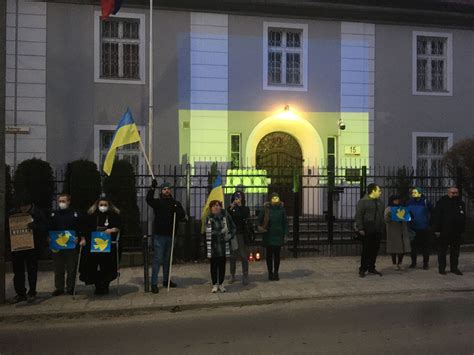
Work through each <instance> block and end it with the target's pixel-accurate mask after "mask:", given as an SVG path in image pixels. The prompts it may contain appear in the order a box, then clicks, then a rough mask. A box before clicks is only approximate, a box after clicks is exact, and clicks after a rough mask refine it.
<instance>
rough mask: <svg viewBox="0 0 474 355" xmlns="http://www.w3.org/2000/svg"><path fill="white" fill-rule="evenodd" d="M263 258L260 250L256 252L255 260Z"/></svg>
mask: <svg viewBox="0 0 474 355" xmlns="http://www.w3.org/2000/svg"><path fill="white" fill-rule="evenodd" d="M261 258H262V256H261V255H260V252H258V251H257V252H256V253H255V260H256V261H260V259H261Z"/></svg>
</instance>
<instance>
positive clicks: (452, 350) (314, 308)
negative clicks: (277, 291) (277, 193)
mask: <svg viewBox="0 0 474 355" xmlns="http://www.w3.org/2000/svg"><path fill="white" fill-rule="evenodd" d="M473 296H474V295H473V293H471V292H465V293H462V292H458V293H450V294H440V295H436V294H422V295H419V294H418V295H412V296H409V295H405V296H396V297H389V296H384V297H383V298H382V297H363V298H336V299H327V300H320V301H314V300H313V301H300V302H296V301H295V302H289V303H284V304H282V303H279V304H275V305H265V306H247V307H240V308H239V307H234V308H232V307H227V308H217V309H209V310H196V311H185V312H178V313H169V312H158V313H154V314H147V315H143V316H135V317H132V318H130V317H128V318H118V319H117V318H114V319H80V320H79V319H73V320H71V319H69V320H67V319H64V320H61V321H58V320H56V321H54V322H55V324H45V322H44V321H43V322H37V323H33V324H31V323H28V322H21V323H15V324H1V325H0V353H1V354H2V355H3V354H23V353H30V354H33V353H34V354H69V353H74V354H86V353H88V354H92V353H101V354H151V353H155V354H157V353H160V354H178V353H179V354H183V353H184V354H224V353H227V354H234V353H244V354H250V353H255V354H268V353H318V354H321V353H331V354H334V353H337V354H341V353H342V354H469V355H472V354H474V297H473Z"/></svg>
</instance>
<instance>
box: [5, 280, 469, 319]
mask: <svg viewBox="0 0 474 355" xmlns="http://www.w3.org/2000/svg"><path fill="white" fill-rule="evenodd" d="M433 291H436V292H438V293H464V292H466V293H468V292H474V287H472V288H458V289H456V288H455V289H452V288H443V289H436V290H434V289H421V290H404V291H398V292H397V291H395V292H394V291H390V292H389V291H378V292H370V293H368V292H367V293H363V292H362V293H361V292H358V293H342V294H337V293H335V294H326V295H307V296H291V297H279V298H276V297H269V298H266V299H258V300H252V299H249V300H240V301H234V300H233V301H228V302H226V301H218V302H215V303H209V302H206V303H189V304H176V305H162V306H160V305H150V306H138V307H130V308H126V309H123V308H118V307H117V308H113V309H105V310H89V311H59V312H54V313H47V312H41V313H22V314H14V313H12V314H8V315H2V314H0V322H2V323H6V322H8V323H21V322H25V321H29V322H31V321H44V320H52V319H78V318H82V319H84V318H101V319H107V318H119V317H127V316H139V315H148V314H150V313H159V312H172V313H178V312H183V311H193V310H200V309H209V308H221V307H245V306H258V305H268V304H275V303H288V302H294V301H296V302H297V301H308V300H331V299H343V298H349V297H367V296H369V297H376V296H382V295H387V294H388V295H391V296H394V295H407V294H410V295H420V294H425V293H430V294H432V293H433ZM0 310H1V308H0Z"/></svg>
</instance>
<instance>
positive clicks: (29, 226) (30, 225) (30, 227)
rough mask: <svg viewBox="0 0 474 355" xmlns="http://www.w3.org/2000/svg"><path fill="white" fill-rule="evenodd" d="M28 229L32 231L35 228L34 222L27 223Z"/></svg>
mask: <svg viewBox="0 0 474 355" xmlns="http://www.w3.org/2000/svg"><path fill="white" fill-rule="evenodd" d="M27 227H28V229H34V228H35V222H30V223H28V226H27Z"/></svg>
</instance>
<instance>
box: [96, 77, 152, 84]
mask: <svg viewBox="0 0 474 355" xmlns="http://www.w3.org/2000/svg"><path fill="white" fill-rule="evenodd" d="M94 82H95V83H98V84H134V85H144V84H145V80H128V79H102V78H96V79H95V80H94Z"/></svg>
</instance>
